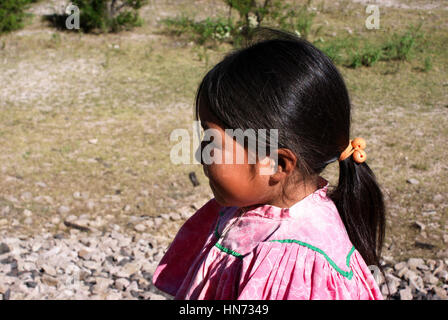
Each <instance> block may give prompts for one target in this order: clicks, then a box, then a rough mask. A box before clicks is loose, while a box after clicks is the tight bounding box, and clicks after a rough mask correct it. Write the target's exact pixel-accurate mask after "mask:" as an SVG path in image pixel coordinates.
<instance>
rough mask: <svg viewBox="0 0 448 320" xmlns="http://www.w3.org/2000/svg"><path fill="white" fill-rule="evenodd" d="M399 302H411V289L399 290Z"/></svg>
mask: <svg viewBox="0 0 448 320" xmlns="http://www.w3.org/2000/svg"><path fill="white" fill-rule="evenodd" d="M400 300H412V291H411V288H406V289H401V290H400Z"/></svg>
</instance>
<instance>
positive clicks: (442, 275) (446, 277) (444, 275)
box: [434, 270, 448, 283]
mask: <svg viewBox="0 0 448 320" xmlns="http://www.w3.org/2000/svg"><path fill="white" fill-rule="evenodd" d="M434 274H435V275H436V277H438V278H439V279H440V280H442V281H443V282H445V283H448V271H446V270H440V271H437V272H435V273H434Z"/></svg>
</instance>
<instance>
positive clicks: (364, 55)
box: [348, 45, 382, 68]
mask: <svg viewBox="0 0 448 320" xmlns="http://www.w3.org/2000/svg"><path fill="white" fill-rule="evenodd" d="M381 57H382V50H381V48H378V47H374V46H372V45H366V46H365V47H364V48H363V49H362V50H360V51H355V52H354V54H353V55H352V56H351V57H350V62H349V65H348V66H349V67H350V68H358V67H360V66H365V67H371V66H373V65H374V64H375V63H376V62H378V61H379V60H380V59H381Z"/></svg>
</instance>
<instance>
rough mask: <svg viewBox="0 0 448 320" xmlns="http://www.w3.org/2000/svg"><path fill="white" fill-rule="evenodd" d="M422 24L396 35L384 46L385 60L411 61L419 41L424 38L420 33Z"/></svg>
mask: <svg viewBox="0 0 448 320" xmlns="http://www.w3.org/2000/svg"><path fill="white" fill-rule="evenodd" d="M421 26H422V25H421V24H420V25H419V26H418V27H416V28H415V27H413V26H410V27H409V28H408V30H407V31H406V32H405V33H404V34H402V35H398V34H394V35H393V36H392V39H391V40H389V41H387V42H386V44H385V45H384V46H383V48H382V50H383V52H384V55H383V60H410V58H411V57H412V54H413V50H414V49H415V46H416V45H417V41H418V40H419V39H421V38H422V37H423V34H422V33H421V32H420V28H421Z"/></svg>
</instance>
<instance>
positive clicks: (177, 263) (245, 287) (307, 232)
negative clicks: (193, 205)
mask: <svg viewBox="0 0 448 320" xmlns="http://www.w3.org/2000/svg"><path fill="white" fill-rule="evenodd" d="M319 187H320V188H319V189H318V190H316V191H315V192H314V193H312V194H310V195H309V196H307V197H306V198H304V199H302V200H301V201H299V202H297V203H296V204H294V205H293V206H292V207H290V208H279V207H275V206H271V205H263V206H257V207H251V208H249V210H248V211H246V212H245V213H244V214H243V215H242V216H241V217H239V219H238V216H239V215H240V213H241V209H240V208H237V207H220V206H219V205H218V203H217V202H216V201H215V200H214V199H211V200H210V201H208V202H207V203H206V204H205V205H204V206H203V207H202V208H201V209H199V210H198V211H197V212H196V213H195V214H194V215H193V216H192V217H191V218H190V219H188V220H187V221H186V222H185V224H184V225H183V226H182V228H181V229H180V230H179V232H178V233H177V235H176V237H175V239H174V241H173V242H172V243H171V245H170V247H169V248H168V251H167V252H166V254H165V255H164V257H163V258H162V260H161V261H160V263H159V265H158V267H157V269H156V271H155V273H154V275H153V283H154V285H155V286H156V287H157V288H159V289H160V290H162V291H165V292H167V293H168V294H171V295H173V296H174V297H175V299H213V300H218V299H219V300H221V299H226V300H234V299H248V300H249V299H250V300H259V299H263V300H275V299H277V300H285V299H295V300H297V299H372V300H374V299H377V300H381V299H383V297H382V295H381V292H380V290H379V288H378V285H377V283H376V282H375V279H374V278H373V275H372V273H371V271H370V270H369V268H368V267H367V265H366V263H365V262H364V260H363V258H362V257H361V255H360V253H359V252H358V251H357V250H356V249H355V247H354V246H353V245H352V243H351V242H350V239H349V237H348V235H347V231H346V229H345V227H344V224H343V223H342V220H341V218H340V216H339V213H338V210H337V208H336V206H335V205H334V203H333V201H332V200H331V199H330V198H328V197H327V188H328V183H327V181H326V180H324V179H323V178H321V181H320V186H319ZM224 230H226V231H224ZM223 231H224V233H225V234H223Z"/></svg>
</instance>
